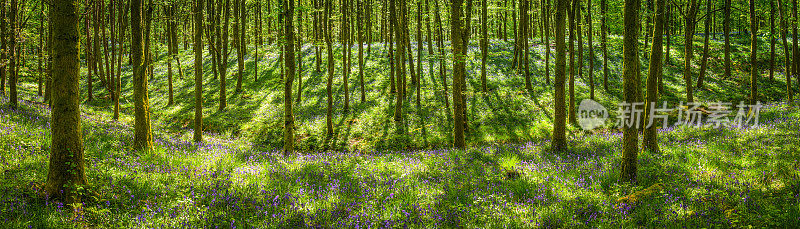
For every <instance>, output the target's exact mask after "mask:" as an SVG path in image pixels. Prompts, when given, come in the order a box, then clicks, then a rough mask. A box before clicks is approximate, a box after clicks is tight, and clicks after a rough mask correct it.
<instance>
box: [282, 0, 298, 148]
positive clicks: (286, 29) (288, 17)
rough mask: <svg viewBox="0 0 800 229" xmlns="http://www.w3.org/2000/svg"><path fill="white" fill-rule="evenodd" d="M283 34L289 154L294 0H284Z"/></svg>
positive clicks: (291, 143) (285, 126)
mask: <svg viewBox="0 0 800 229" xmlns="http://www.w3.org/2000/svg"><path fill="white" fill-rule="evenodd" d="M283 1H284V2H283V4H282V5H283V7H285V8H284V9H283V12H282V13H283V14H284V17H283V20H284V21H283V35H284V36H285V38H286V42H284V46H285V47H284V50H285V51H286V55H284V58H283V61H284V66H285V67H286V71H284V74H286V76H285V78H284V81H283V83H284V86H283V112H284V117H283V154H284V155H288V154H291V153H292V152H294V113H293V110H292V82H293V81H294V73H295V63H294V58H295V56H294V47H293V46H294V43H295V41H294V26H293V23H292V22H293V21H294V14H293V13H294V1H292V0H283Z"/></svg>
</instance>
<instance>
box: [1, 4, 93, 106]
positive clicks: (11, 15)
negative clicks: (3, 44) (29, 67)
mask: <svg viewBox="0 0 800 229" xmlns="http://www.w3.org/2000/svg"><path fill="white" fill-rule="evenodd" d="M18 6H19V4H17V0H11V9H10V10H9V12H8V23H9V24H10V28H9V29H10V31H11V34H8V35H7V36H9V37H8V38H7V39H8V50H3V51H7V52H8V53H10V54H11V55H10V56H9V57H10V58H9V59H8V85H9V93H10V95H9V97H8V100H9V103H10V104H9V105H10V107H11V109H12V110H16V109H17V105H18V103H19V101H17V100H18V98H17V96H18V94H19V92H17V76H18V73H17V59H18V58H19V56H17V36H18V34H17V32H18V25H17V7H18ZM76 23H78V22H76Z"/></svg>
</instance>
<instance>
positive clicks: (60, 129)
mask: <svg viewBox="0 0 800 229" xmlns="http://www.w3.org/2000/svg"><path fill="white" fill-rule="evenodd" d="M49 9H50V18H51V19H52V21H51V23H52V25H53V27H52V29H53V33H54V39H53V43H52V47H53V52H54V54H55V55H54V60H53V70H54V71H53V73H52V74H53V84H52V87H53V89H52V90H53V92H52V93H53V94H52V95H53V97H52V103H53V106H52V116H51V118H50V123H52V124H51V125H50V131H51V136H52V138H51V140H50V145H51V147H50V165H49V167H48V171H47V181H46V183H45V185H44V191H45V194H46V195H47V196H49V197H54V198H57V199H62V200H66V201H67V202H68V203H77V202H80V199H79V197H78V193H77V190H78V189H79V188H80V187H83V186H86V185H87V181H86V172H85V170H86V166H85V163H86V162H85V160H84V158H83V134H82V133H81V113H80V93H79V80H80V74H79V72H80V60H79V54H78V52H79V50H80V48H79V47H78V23H80V22H79V20H78V2H77V1H76V0H58V1H52V2H51V4H50V7H49Z"/></svg>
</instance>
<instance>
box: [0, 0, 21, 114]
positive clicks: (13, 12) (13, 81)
mask: <svg viewBox="0 0 800 229" xmlns="http://www.w3.org/2000/svg"><path fill="white" fill-rule="evenodd" d="M10 7H11V9H10V10H9V12H8V23H9V24H10V28H9V31H10V34H6V35H7V36H8V38H6V39H7V41H8V50H3V51H7V52H8V53H9V54H10V55H9V57H10V58H9V59H8V86H9V87H8V88H9V89H8V92H9V97H8V100H9V102H10V104H9V105H10V106H11V109H17V106H18V103H19V101H17V100H18V98H17V96H18V94H19V92H18V91H17V76H18V74H19V73H18V72H17V59H18V58H19V56H17V36H18V34H17V33H18V32H19V31H18V30H19V29H18V28H17V26H18V25H17V7H19V4H18V3H17V0H11V6H10ZM3 20H5V18H3Z"/></svg>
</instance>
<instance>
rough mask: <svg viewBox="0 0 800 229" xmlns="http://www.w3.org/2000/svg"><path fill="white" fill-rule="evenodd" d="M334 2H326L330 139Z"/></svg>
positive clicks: (328, 131)
mask: <svg viewBox="0 0 800 229" xmlns="http://www.w3.org/2000/svg"><path fill="white" fill-rule="evenodd" d="M332 5H333V0H326V1H325V16H324V17H325V18H324V19H325V20H324V22H325V27H324V29H325V44H326V45H325V49H326V53H327V54H328V58H327V59H328V63H327V64H328V70H327V72H326V73H325V74H326V75H327V78H328V79H327V84H326V89H325V90H326V92H327V95H328V107H327V109H326V114H325V124H326V125H325V126H326V128H325V130H326V131H325V135H326V136H327V137H328V138H330V137H332V136H333V120H332V116H333V73H334V72H333V71H334V69H333V65H334V60H333V38H332V35H331V34H332V33H333V20H332V19H331V11H332V10H333V9H332V8H333V6H332Z"/></svg>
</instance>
